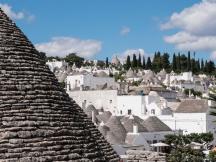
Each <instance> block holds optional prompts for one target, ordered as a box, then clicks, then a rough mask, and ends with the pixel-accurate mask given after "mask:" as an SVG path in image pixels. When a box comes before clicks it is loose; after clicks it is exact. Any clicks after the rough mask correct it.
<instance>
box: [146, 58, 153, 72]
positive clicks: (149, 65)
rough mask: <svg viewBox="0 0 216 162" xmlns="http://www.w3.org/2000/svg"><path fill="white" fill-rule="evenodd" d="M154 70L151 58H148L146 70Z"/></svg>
mask: <svg viewBox="0 0 216 162" xmlns="http://www.w3.org/2000/svg"><path fill="white" fill-rule="evenodd" d="M151 68H152V63H151V59H150V57H148V59H147V62H146V69H147V70H149V69H151Z"/></svg>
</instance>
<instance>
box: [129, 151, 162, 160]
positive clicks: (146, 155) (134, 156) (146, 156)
mask: <svg viewBox="0 0 216 162" xmlns="http://www.w3.org/2000/svg"><path fill="white" fill-rule="evenodd" d="M126 154H127V162H166V154H164V153H158V152H152V151H145V150H128V151H127V152H126Z"/></svg>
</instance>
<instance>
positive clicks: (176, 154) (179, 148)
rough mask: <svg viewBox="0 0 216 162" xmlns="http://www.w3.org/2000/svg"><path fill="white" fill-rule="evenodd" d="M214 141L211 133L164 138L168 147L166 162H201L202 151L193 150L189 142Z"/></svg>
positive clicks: (202, 158) (173, 135)
mask: <svg viewBox="0 0 216 162" xmlns="http://www.w3.org/2000/svg"><path fill="white" fill-rule="evenodd" d="M213 139H214V137H213V134H212V133H200V134H197V133H192V134H189V135H175V134H170V135H166V136H165V143H167V144H168V145H170V153H169V154H168V156H167V161H168V162H174V161H175V162H202V161H203V160H204V158H205V156H204V154H203V152H202V150H194V149H192V148H191V147H190V145H188V144H190V143H191V142H199V143H207V144H208V143H210V142H211V141H212V140H213Z"/></svg>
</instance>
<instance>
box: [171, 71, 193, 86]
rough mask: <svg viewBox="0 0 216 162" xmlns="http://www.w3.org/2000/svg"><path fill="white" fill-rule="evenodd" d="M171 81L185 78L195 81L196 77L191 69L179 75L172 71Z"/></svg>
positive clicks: (185, 79)
mask: <svg viewBox="0 0 216 162" xmlns="http://www.w3.org/2000/svg"><path fill="white" fill-rule="evenodd" d="M169 79H170V83H171V82H173V81H174V80H177V81H179V80H184V81H193V80H194V78H193V74H192V72H191V71H189V72H183V73H181V74H179V75H177V74H175V73H173V72H172V73H170V78H169Z"/></svg>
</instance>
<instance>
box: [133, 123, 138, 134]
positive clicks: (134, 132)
mask: <svg viewBox="0 0 216 162" xmlns="http://www.w3.org/2000/svg"><path fill="white" fill-rule="evenodd" d="M137 133H138V126H137V125H136V124H134V125H133V134H137Z"/></svg>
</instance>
